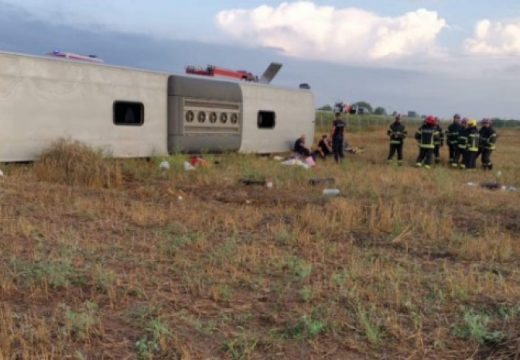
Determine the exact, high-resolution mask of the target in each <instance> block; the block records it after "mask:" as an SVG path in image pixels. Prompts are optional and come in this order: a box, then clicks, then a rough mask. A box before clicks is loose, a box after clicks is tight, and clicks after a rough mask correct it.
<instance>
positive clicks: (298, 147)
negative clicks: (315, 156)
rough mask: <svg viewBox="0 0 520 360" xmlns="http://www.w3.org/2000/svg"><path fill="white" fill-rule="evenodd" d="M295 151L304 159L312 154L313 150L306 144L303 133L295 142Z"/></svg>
mask: <svg viewBox="0 0 520 360" xmlns="http://www.w3.org/2000/svg"><path fill="white" fill-rule="evenodd" d="M294 152H295V153H296V154H298V155H299V156H301V157H302V158H303V159H306V158H308V157H309V156H311V155H312V153H311V150H310V149H309V148H308V147H307V146H306V145H305V135H301V136H300V137H299V138H298V139H296V141H295V142H294Z"/></svg>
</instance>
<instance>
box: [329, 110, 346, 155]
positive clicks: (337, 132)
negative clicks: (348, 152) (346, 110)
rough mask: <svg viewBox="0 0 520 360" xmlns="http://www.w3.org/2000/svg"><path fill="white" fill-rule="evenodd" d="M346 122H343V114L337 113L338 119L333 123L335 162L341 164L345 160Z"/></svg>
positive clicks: (332, 135)
mask: <svg viewBox="0 0 520 360" xmlns="http://www.w3.org/2000/svg"><path fill="white" fill-rule="evenodd" d="M345 126H346V125H345V122H344V121H343V120H341V114H340V113H336V119H335V120H334V121H333V122H332V131H331V138H332V151H333V152H334V160H336V162H337V163H339V162H340V161H341V160H343V157H344V153H343V148H344V140H343V138H344V133H345Z"/></svg>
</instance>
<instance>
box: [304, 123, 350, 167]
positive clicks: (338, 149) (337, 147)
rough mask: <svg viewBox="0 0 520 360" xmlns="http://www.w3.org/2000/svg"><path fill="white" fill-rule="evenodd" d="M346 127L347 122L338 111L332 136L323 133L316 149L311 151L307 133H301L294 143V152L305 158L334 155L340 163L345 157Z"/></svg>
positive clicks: (323, 157)
mask: <svg viewBox="0 0 520 360" xmlns="http://www.w3.org/2000/svg"><path fill="white" fill-rule="evenodd" d="M345 127H346V124H345V122H344V121H343V120H342V119H341V116H340V114H339V113H336V117H335V119H334V121H333V122H332V130H331V132H330V137H329V135H328V134H323V135H322V137H321V139H320V141H319V143H318V148H317V150H316V151H314V152H313V151H311V149H310V148H308V147H307V146H306V145H305V135H301V136H300V137H299V138H298V139H297V140H296V142H295V143H294V152H295V153H296V154H298V155H300V156H302V157H304V158H306V157H309V156H312V157H313V159H314V160H316V158H317V157H320V158H321V159H326V158H327V156H330V155H334V160H335V161H336V162H337V163H339V162H341V160H342V159H343V158H344V157H345V152H344V150H345Z"/></svg>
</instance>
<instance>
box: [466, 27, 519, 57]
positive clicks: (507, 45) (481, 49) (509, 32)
mask: <svg viewBox="0 0 520 360" xmlns="http://www.w3.org/2000/svg"><path fill="white" fill-rule="evenodd" d="M465 48H466V50H467V51H469V52H470V53H472V54H476V55H493V56H508V55H520V21H516V22H507V23H506V22H492V21H490V20H481V21H479V22H478V23H477V25H476V26H475V34H474V35H473V38H471V39H467V40H466V42H465Z"/></svg>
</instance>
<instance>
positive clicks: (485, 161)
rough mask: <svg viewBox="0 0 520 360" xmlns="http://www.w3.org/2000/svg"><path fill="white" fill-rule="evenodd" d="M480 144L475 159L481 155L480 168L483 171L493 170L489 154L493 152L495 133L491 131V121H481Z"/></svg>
mask: <svg viewBox="0 0 520 360" xmlns="http://www.w3.org/2000/svg"><path fill="white" fill-rule="evenodd" d="M479 134H480V142H479V150H478V154H477V157H478V156H479V155H480V154H482V158H481V161H482V168H483V169H484V170H493V163H492V162H491V153H492V152H493V150H495V143H496V141H497V133H496V132H495V130H494V129H493V125H492V123H491V119H483V120H482V127H481V128H480V131H479Z"/></svg>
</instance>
